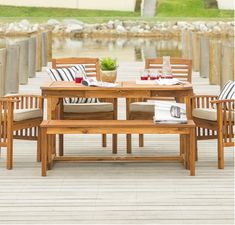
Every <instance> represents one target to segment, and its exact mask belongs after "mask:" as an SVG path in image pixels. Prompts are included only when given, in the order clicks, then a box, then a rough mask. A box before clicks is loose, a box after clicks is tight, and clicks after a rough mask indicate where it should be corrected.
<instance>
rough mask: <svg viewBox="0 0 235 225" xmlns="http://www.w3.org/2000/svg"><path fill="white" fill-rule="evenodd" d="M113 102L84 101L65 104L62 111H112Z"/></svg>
mask: <svg viewBox="0 0 235 225" xmlns="http://www.w3.org/2000/svg"><path fill="white" fill-rule="evenodd" d="M112 111H113V104H112V103H108V102H103V103H84V104H82V103H81V104H65V105H64V112H66V113H91V112H93V113H95V112H112Z"/></svg>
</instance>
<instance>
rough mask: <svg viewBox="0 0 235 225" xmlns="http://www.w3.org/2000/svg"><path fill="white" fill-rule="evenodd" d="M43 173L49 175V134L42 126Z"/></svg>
mask: <svg viewBox="0 0 235 225" xmlns="http://www.w3.org/2000/svg"><path fill="white" fill-rule="evenodd" d="M41 175H42V176H46V175H47V134H46V129H44V128H41Z"/></svg>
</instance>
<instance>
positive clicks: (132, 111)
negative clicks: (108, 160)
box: [126, 58, 192, 147]
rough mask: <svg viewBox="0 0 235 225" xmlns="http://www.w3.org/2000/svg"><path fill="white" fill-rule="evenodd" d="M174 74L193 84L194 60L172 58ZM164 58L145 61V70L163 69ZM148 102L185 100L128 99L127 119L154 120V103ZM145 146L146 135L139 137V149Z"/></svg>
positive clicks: (161, 98) (171, 98)
mask: <svg viewBox="0 0 235 225" xmlns="http://www.w3.org/2000/svg"><path fill="white" fill-rule="evenodd" d="M170 63H171V69H172V74H173V77H174V78H177V79H179V80H181V81H187V82H190V83H191V82H192V60H188V59H180V58H170ZM162 64H163V58H153V59H146V60H145V69H157V70H160V71H161V69H162ZM148 100H166V101H167V100H171V101H172V100H176V101H177V102H183V101H184V99H180V98H177V97H175V96H172V97H155V98H151V99H127V106H126V107H127V112H126V115H127V116H126V117H127V119H128V120H153V116H154V103H153V102H148ZM130 139H131V136H130V135H127V143H128V142H130ZM143 146H144V135H143V134H140V135H139V147H143Z"/></svg>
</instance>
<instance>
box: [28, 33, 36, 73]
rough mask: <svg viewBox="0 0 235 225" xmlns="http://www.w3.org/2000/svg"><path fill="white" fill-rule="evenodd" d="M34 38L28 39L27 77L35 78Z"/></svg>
mask: <svg viewBox="0 0 235 225" xmlns="http://www.w3.org/2000/svg"><path fill="white" fill-rule="evenodd" d="M36 44H37V43H36V37H30V38H29V72H28V74H29V77H30V78H32V77H35V76H36Z"/></svg>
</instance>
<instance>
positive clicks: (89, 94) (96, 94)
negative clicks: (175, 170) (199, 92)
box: [42, 90, 193, 98]
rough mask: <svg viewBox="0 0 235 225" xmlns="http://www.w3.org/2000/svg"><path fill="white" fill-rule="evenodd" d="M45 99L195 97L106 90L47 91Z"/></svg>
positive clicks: (182, 93) (179, 92)
mask: <svg viewBox="0 0 235 225" xmlns="http://www.w3.org/2000/svg"><path fill="white" fill-rule="evenodd" d="M42 95H43V96H44V97H57V98H65V97H82V98H150V97H157V96H162V97H180V96H182V97H183V96H191V95H193V92H192V90H172V91H169V90H157V91H155V90H128V91H127V90H116V91H115V90H110V91H109V90H105V91H97V90H94V91H91V90H89V91H86V90H84V91H63V90H58V91H52V90H51V91H46V90H43V92H42Z"/></svg>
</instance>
